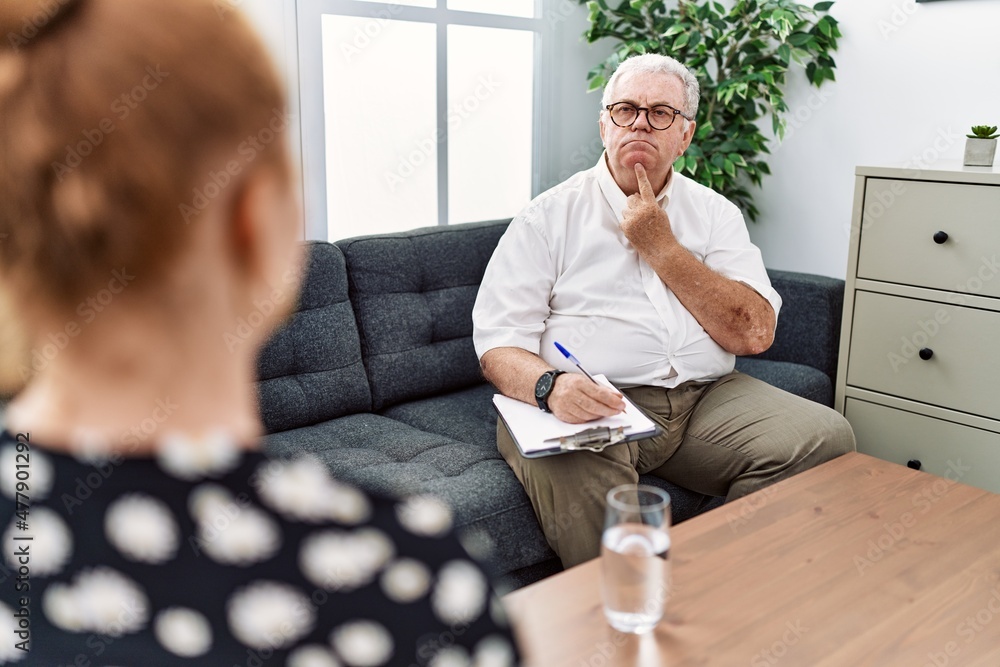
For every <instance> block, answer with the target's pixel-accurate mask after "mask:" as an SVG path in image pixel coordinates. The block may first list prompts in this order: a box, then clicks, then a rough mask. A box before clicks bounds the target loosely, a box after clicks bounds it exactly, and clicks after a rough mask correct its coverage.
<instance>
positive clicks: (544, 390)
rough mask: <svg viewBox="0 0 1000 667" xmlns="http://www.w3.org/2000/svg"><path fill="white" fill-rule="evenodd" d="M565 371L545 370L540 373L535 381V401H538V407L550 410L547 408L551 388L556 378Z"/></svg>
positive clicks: (546, 410) (554, 384)
mask: <svg viewBox="0 0 1000 667" xmlns="http://www.w3.org/2000/svg"><path fill="white" fill-rule="evenodd" d="M565 372H566V371H556V370H553V371H546V372H545V373H542V376H541V377H540V378H538V382H536V383H535V402H536V403H538V407H539V408H541V409H542V410H543V411H545V412H552V410H549V396H550V395H551V394H552V388H553V387H555V386H556V378H557V377H559V376H560V375H562V374H563V373H565Z"/></svg>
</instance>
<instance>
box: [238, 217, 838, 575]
mask: <svg viewBox="0 0 1000 667" xmlns="http://www.w3.org/2000/svg"><path fill="white" fill-rule="evenodd" d="M506 226H507V221H500V222H488V223H476V224H466V225H454V226H450V227H434V228H426V229H418V230H414V231H410V232H404V233H399V234H384V235H378V236H367V237H360V238H353V239H347V240H344V241H339V242H337V243H335V244H330V243H319V242H311V243H309V247H308V249H309V253H308V257H309V259H308V267H307V273H306V278H305V282H304V287H303V291H302V295H301V298H300V303H299V305H298V308H297V312H296V313H295V314H294V315H293V317H292V318H291V320H290V321H289V322H288V324H287V325H286V326H285V327H283V328H282V329H281V330H280V331H278V332H277V333H276V334H275V336H274V338H273V339H272V340H271V341H270V342H269V343H268V345H267V346H266V347H265V348H264V349H263V351H262V353H261V356H260V359H259V363H258V378H259V381H258V392H259V398H260V406H261V412H262V415H263V419H264V424H265V427H266V429H267V432H268V435H267V436H266V439H265V447H266V449H267V450H268V451H269V452H270V453H272V454H274V455H277V456H291V455H294V454H296V453H299V452H310V453H312V454H314V455H315V456H316V457H318V458H319V459H320V460H321V461H323V462H324V463H325V464H326V465H327V466H329V468H330V469H331V470H332V471H333V472H334V473H335V474H336V475H337V476H339V477H340V478H343V479H345V480H348V481H351V482H354V483H356V484H357V485H359V486H361V487H363V488H364V489H366V490H369V491H372V492H379V493H383V494H388V495H392V496H399V495H404V494H412V493H433V494H436V495H437V496H439V497H441V498H442V499H443V500H444V501H445V502H447V503H448V504H449V505H451V507H452V508H453V509H454V511H455V515H456V522H457V525H458V526H459V527H460V528H461V529H462V530H463V532H464V533H465V534H466V535H469V536H472V537H474V538H476V539H478V542H477V544H479V545H480V546H482V544H483V543H484V542H485V543H486V544H487V545H488V546H490V547H491V548H492V556H493V559H492V562H493V563H494V568H495V570H496V574H497V575H498V576H500V577H501V578H502V579H503V580H504V585H505V586H508V587H516V586H519V585H523V584H526V583H529V582H531V581H534V580H536V579H539V578H541V577H543V576H546V575H547V574H550V573H552V572H555V571H557V570H558V569H559V563H558V560H557V559H556V558H555V556H554V554H553V552H552V551H551V550H550V549H549V547H548V545H547V544H546V542H545V539H544V537H543V535H542V532H541V529H540V528H539V526H538V522H537V520H536V518H535V515H534V512H533V510H532V508H531V504H530V503H529V501H528V498H527V496H526V495H525V493H524V490H523V489H522V488H521V485H520V483H519V482H518V481H517V478H516V477H514V474H513V473H512V472H511V470H510V468H509V467H508V466H507V464H506V463H505V462H504V460H503V459H502V458H501V456H500V454H499V453H498V452H497V449H496V415H495V413H494V411H493V407H492V402H491V398H492V395H493V393H494V389H493V388H492V387H491V386H489V385H488V384H486V383H485V381H484V380H483V377H482V374H481V372H480V369H479V364H478V360H477V358H476V354H475V352H474V350H473V345H472V306H473V303H474V302H475V298H476V293H477V290H478V288H479V283H480V280H481V279H482V276H483V273H484V271H485V269H486V264H487V262H488V261H489V259H490V256H491V254H492V253H493V250H494V248H495V247H496V244H497V241H498V240H499V238H500V236H501V235H502V234H503V232H504V230H505V229H506ZM770 276H771V280H772V282H773V284H774V286H775V288H776V289H777V290H778V292H779V293H780V294H781V295H782V297H783V299H784V306H783V309H782V312H781V317H780V321H779V325H778V330H777V335H776V340H775V343H774V345H773V346H772V347H771V349H770V350H768V351H767V352H766V353H765V354H763V355H760V356H759V357H756V358H741V359H739V360H738V365H737V367H738V368H739V369H740V370H742V371H744V372H746V373H748V374H750V375H754V376H756V377H758V378H760V379H763V380H765V381H767V382H770V383H772V384H774V385H776V386H779V387H781V388H783V389H786V390H788V391H791V392H794V393H796V394H799V395H802V396H805V397H808V398H810V399H812V400H815V401H818V402H820V403H824V404H826V405H832V402H833V380H834V374H835V372H836V367H837V359H836V355H837V345H838V337H839V332H840V316H841V306H842V301H843V282H842V281H839V280H834V279H831V278H823V277H819V276H812V275H804V274H796V273H787V272H781V271H772V272H770ZM643 481H645V482H648V483H652V484H655V485H657V486H660V487H663V488H665V489H667V490H668V491H669V492H670V494H671V497H672V501H673V512H674V521H675V522H679V521H683V520H685V519H687V518H689V517H691V516H694V515H695V514H698V513H700V512H703V511H705V510H706V509H709V508H711V507H715V506H717V505H719V504H721V499H720V498H711V497H706V496H702V495H700V494H697V493H694V492H691V491H689V490H686V489H682V488H679V487H676V486H673V485H671V484H669V483H667V482H664V481H662V480H659V479H656V478H652V477H646V478H644V479H643Z"/></svg>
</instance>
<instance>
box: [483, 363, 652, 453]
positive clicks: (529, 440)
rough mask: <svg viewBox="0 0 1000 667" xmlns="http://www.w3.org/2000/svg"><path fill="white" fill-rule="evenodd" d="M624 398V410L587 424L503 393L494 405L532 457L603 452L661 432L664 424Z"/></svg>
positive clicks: (599, 377)
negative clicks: (578, 422)
mask: <svg viewBox="0 0 1000 667" xmlns="http://www.w3.org/2000/svg"><path fill="white" fill-rule="evenodd" d="M594 379H595V380H596V381H597V382H598V383H600V384H603V385H604V386H606V387H610V388H612V389H614V386H613V385H612V384H611V383H610V382H609V381H608V379H607V378H606V377H604V376H603V375H595V376H594ZM615 391H617V389H615ZM623 400H624V401H625V412H624V413H622V414H619V415H615V416H613V417H604V418H602V419H595V420H594V421H592V422H587V423H585V424H568V423H566V422H564V421H562V420H560V419H559V418H558V417H556V416H555V415H553V414H552V413H549V412H542V411H541V410H539V409H538V406H535V405H529V404H528V403H523V402H521V401H518V400H516V399H513V398H509V397H507V396H504V395H502V394H494V395H493V407H494V409H496V411H497V414H498V415H499V416H500V419H501V420H502V421H503V423H504V426H506V427H507V430H508V431H509V432H510V435H511V437H512V438H513V439H514V443H515V444H517V448H518V450H519V451H520V452H521V456H524V457H525V458H529V459H532V458H538V457H541V456H552V455H554V454H564V453H566V452H576V451H590V452H601V451H604V449H605V448H606V447H610V446H612V445H617V444H619V443H623V442H631V441H633V440H643V439H645V438H652V437H654V436H656V435H659V433H660V428H659V427H658V426H657V425H656V423H655V422H653V420H652V419H650V418H649V417H647V416H646V414H645V413H644V412H643V411H642V410H640V409H639V408H638V407H637V406H636V405H635V403H633V402H632V401H630V400H629V399H628V397H623Z"/></svg>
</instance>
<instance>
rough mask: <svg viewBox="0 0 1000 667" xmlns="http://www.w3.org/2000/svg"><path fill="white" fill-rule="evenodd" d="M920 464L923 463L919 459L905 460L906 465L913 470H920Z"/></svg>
mask: <svg viewBox="0 0 1000 667" xmlns="http://www.w3.org/2000/svg"><path fill="white" fill-rule="evenodd" d="M922 465H923V464H922V463H921V462H920V459H910V460H909V461H907V462H906V467H907V468H912V469H913V470H920V467H921V466H922Z"/></svg>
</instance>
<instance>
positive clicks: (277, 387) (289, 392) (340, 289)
mask: <svg viewBox="0 0 1000 667" xmlns="http://www.w3.org/2000/svg"><path fill="white" fill-rule="evenodd" d="M306 249H307V259H306V267H305V268H306V273H305V276H304V279H303V284H302V293H301V295H300V296H299V304H298V306H297V311H296V313H295V314H294V315H292V317H291V318H290V319H289V321H288V322H287V323H286V324H285V325H284V326H283V327H281V328H280V329H279V330H278V331H277V332H275V334H274V336H273V337H272V338H271V340H270V341H269V342H268V343H267V345H265V346H264V347H263V348H262V349H261V352H260V356H259V357H258V359H257V378H258V382H257V393H258V397H259V401H260V410H261V416H262V418H263V421H264V427H265V428H266V429H267V432H268V433H274V432H275V431H284V430H287V429H293V428H300V427H303V426H308V425H310V424H316V423H318V422H323V421H327V420H329V419H333V418H334V417H339V416H341V415H346V414H352V413H356V412H367V411H369V410H371V407H372V406H371V389H370V388H369V386H368V378H367V377H366V376H365V369H364V365H363V364H362V362H361V342H360V340H359V337H358V329H357V324H356V323H355V320H354V311H353V310H352V308H351V302H350V300H349V298H348V295H347V271H346V267H345V263H344V256H343V253H341V251H340V249H339V248H337V247H336V246H334V245H331V244H329V243H320V242H313V243H308V244H307V246H306Z"/></svg>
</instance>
